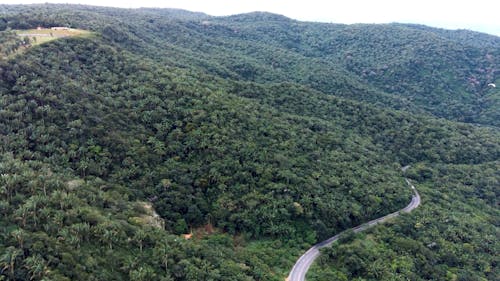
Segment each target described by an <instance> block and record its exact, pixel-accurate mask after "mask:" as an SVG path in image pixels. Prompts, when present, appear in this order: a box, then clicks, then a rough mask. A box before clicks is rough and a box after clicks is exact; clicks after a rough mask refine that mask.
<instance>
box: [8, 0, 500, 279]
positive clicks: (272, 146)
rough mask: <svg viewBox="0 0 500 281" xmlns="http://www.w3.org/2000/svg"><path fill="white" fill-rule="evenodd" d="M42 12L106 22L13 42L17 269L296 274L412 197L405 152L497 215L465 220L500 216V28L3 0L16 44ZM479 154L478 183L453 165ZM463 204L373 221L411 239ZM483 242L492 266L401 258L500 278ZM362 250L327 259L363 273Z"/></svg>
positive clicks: (74, 23)
mask: <svg viewBox="0 0 500 281" xmlns="http://www.w3.org/2000/svg"><path fill="white" fill-rule="evenodd" d="M37 26H47V27H49V26H66V27H71V28H75V29H81V30H89V31H91V32H92V34H93V35H92V36H84V37H81V36H80V37H67V38H60V39H58V40H54V41H51V42H46V43H44V44H40V45H37V46H33V47H31V48H28V49H26V50H25V51H23V52H22V53H18V54H16V55H10V56H9V57H6V58H4V59H0V77H1V79H0V106H1V108H0V132H1V134H0V139H1V145H0V154H1V156H0V159H1V161H0V174H1V175H2V176H1V178H0V186H1V189H0V191H1V192H0V210H1V212H0V214H1V215H0V226H1V228H0V229H1V230H0V276H1V278H4V279H6V280H26V279H32V280H42V279H44V278H48V279H50V280H123V279H131V280H283V279H284V278H285V276H286V275H287V273H288V271H289V270H290V269H291V266H292V265H293V264H294V259H295V258H296V257H298V256H300V253H301V251H302V250H304V249H306V248H307V246H309V245H311V244H313V243H315V242H316V241H318V240H320V239H322V238H325V237H328V236H330V235H333V234H335V233H337V232H339V231H341V230H344V229H346V228H349V227H352V226H354V225H357V224H359V223H361V222H364V221H367V220H370V219H372V218H375V217H378V216H381V215H384V214H387V213H390V212H392V211H395V210H397V209H399V208H401V207H403V206H405V205H406V204H407V202H408V200H409V198H411V192H410V191H409V190H407V189H406V188H405V182H404V176H403V174H402V173H401V172H400V168H401V167H402V166H405V165H408V164H412V165H415V166H416V168H415V170H412V171H411V173H412V177H413V178H414V179H415V180H419V181H420V182H421V184H422V185H425V189H424V190H423V191H422V193H423V196H427V197H424V198H429V197H430V196H437V197H444V196H449V198H453V200H456V201H457V202H460V203H459V205H460V206H461V208H465V209H467V208H468V209H469V210H470V212H471V213H473V214H478V216H480V217H481V218H482V220H477V219H476V218H474V217H471V218H468V217H465V220H466V222H464V224H467V222H470V223H471V224H472V225H475V226H477V227H476V228H479V227H481V226H484V229H485V230H484V234H485V235H486V236H485V237H490V236H487V235H491V236H492V237H494V236H495V233H496V232H497V231H498V230H497V225H498V224H497V223H495V221H496V219H497V218H498V215H499V214H498V208H497V206H496V204H493V203H492V202H495V200H496V199H495V198H496V197H498V196H496V195H498V194H496V193H497V191H495V190H494V188H493V187H494V186H495V183H498V179H499V177H498V173H495V172H492V170H493V171H494V170H495V169H496V168H498V159H499V153H500V143H499V142H498V140H499V139H500V132H499V131H498V126H499V123H498V120H500V118H498V117H500V116H499V112H500V111H499V110H498V108H500V107H499V106H498V105H499V104H498V101H499V99H498V97H499V96H498V94H499V92H498V90H496V89H494V88H488V87H487V84H488V83H490V82H495V81H496V80H498V69H497V67H498V65H499V61H498V59H499V56H498V55H500V54H499V53H500V41H499V39H498V37H494V36H489V35H484V34H476V33H471V32H468V31H456V32H451V31H445V30H438V29H432V28H429V27H422V26H412V25H401V24H391V25H353V26H346V25H333V24H319V23H304V22H298V21H293V20H290V19H288V18H285V17H282V16H278V15H273V14H267V13H251V14H245V15H236V16H231V17H211V16H207V15H204V14H200V13H191V12H187V11H181V10H168V9H163V10H162V9H137V10H128V9H114V8H98V7H89V6H80V5H28V6H7V5H0V30H1V31H0V33H1V35H2V36H1V38H2V39H3V38H9V39H8V40H3V41H0V47H1V48H0V50H3V49H8V48H12V47H8V46H11V45H12V44H14V43H16V42H17V39H18V38H16V37H15V36H14V35H13V32H12V30H21V29H22V30H26V29H32V28H36V27H37ZM12 42H14V43H12ZM9 44H10V45H9ZM16 44H17V43H16ZM373 73H374V74H373ZM472 78H474V79H475V80H474V81H478V83H476V82H474V83H473V85H472V84H471V81H472V80H471V79H472ZM499 84H500V83H499ZM458 121H463V122H458ZM464 122H467V123H464ZM468 123H471V124H468ZM476 123H480V124H482V125H476ZM482 167H488V169H482ZM471 170H472V171H474V178H475V179H479V178H481V176H483V175H485V176H487V177H488V181H487V182H486V183H483V182H481V183H480V184H481V185H480V186H478V187H477V192H476V193H475V192H469V193H467V192H465V191H462V190H454V186H452V185H449V184H448V183H447V182H446V181H443V179H442V178H443V177H445V176H447V175H448V173H450V174H451V175H456V176H454V178H456V181H457V183H456V185H457V186H460V185H466V186H470V187H468V188H472V189H474V188H476V187H475V184H476V182H477V181H479V180H474V181H472V182H471V183H469V182H468V181H467V179H468V178H467V177H462V175H463V174H462V173H466V172H467V171H471ZM496 170H498V169H496ZM431 175H432V176H431ZM465 183H466V184H465ZM433 186H439V187H440V188H438V189H433V188H432V187H433ZM483 186H485V187H483ZM464 189H465V188H464ZM471 196H477V201H474V203H471V202H470V197H471ZM495 196H496V197H495ZM144 202H148V203H150V204H152V206H153V208H154V210H155V211H156V212H157V213H158V214H159V216H160V217H161V221H160V222H158V223H151V219H148V217H151V216H152V215H151V210H149V209H148V208H145V207H144V206H145V204H144ZM447 204H448V201H446V200H444V201H442V200H435V201H433V202H432V204H429V205H428V207H425V208H428V209H424V210H423V211H422V212H417V213H415V214H412V215H411V216H408V217H404V218H402V219H401V221H399V222H395V223H394V225H390V226H388V227H387V228H386V227H383V226H381V227H377V228H375V230H373V233H375V234H376V233H380V234H379V235H378V236H377V238H376V239H386V240H390V239H396V238H393V237H392V236H398V235H403V234H404V233H405V232H401V231H399V230H398V229H397V226H398V225H399V223H401V224H403V225H404V224H408V223H411V221H418V220H419V219H420V218H421V217H422V216H427V214H428V213H429V212H431V213H432V212H433V211H434V210H437V211H436V212H439V214H442V216H446V215H447V214H448V213H449V212H452V213H453V210H452V209H451V208H448V207H447V206H448V205H447ZM485 204H489V205H488V206H489V207H488V209H484V206H485ZM146 206H147V204H146ZM447 212H448V213H447ZM426 223H428V224H429V225H434V224H437V222H434V221H432V220H429V221H426ZM449 227H450V229H451V230H450V231H456V232H467V231H472V232H470V235H469V236H467V237H458V238H457V237H451V236H450V237H445V238H443V239H445V240H446V239H450V241H449V242H448V243H452V244H453V245H456V247H460V246H459V245H460V243H461V241H464V239H467V241H468V242H467V243H469V244H470V245H471V247H473V248H474V247H479V246H480V245H481V244H482V243H484V239H489V238H479V237H477V236H478V234H477V232H474V231H473V230H467V229H465V228H464V227H463V224H450V226H449ZM392 231H393V232H392ZM190 232H193V233H194V235H193V238H191V239H188V240H186V239H184V238H183V237H182V236H181V235H182V234H186V233H190ZM375 234H373V235H375ZM423 235H424V233H413V234H412V236H410V237H408V238H407V239H408V240H409V241H407V242H408V243H410V244H411V243H415V244H416V245H417V244H418V245H420V244H421V243H422V242H421V239H422V236H423ZM384 237H388V238H384ZM356 239H361V238H359V237H357V238H353V239H352V243H358V242H356V241H357V240H356ZM386 240H384V241H386ZM377 241H378V240H377ZM495 242H496V241H494V242H492V243H495ZM419 243H420V244H419ZM443 245H448V244H446V243H444V242H443ZM495 245H496V244H495ZM346 247H348V246H346ZM380 247H383V250H384V251H383V253H384V254H386V255H387V256H391V255H392V253H393V251H395V250H393V249H391V248H390V247H392V244H384V245H382V246H380ZM415 251H417V252H418V251H421V252H422V251H425V250H424V249H423V248H422V247H420V248H418V249H415ZM479 253H481V254H479ZM340 254H342V253H340ZM340 254H339V255H340ZM376 254H377V253H374V255H376ZM335 255H337V254H335ZM335 255H334V254H329V256H335ZM441 256H442V254H441V253H439V257H441ZM374 259H375V257H374ZM470 259H471V260H472V259H478V260H480V261H481V264H482V265H484V266H485V267H487V266H489V268H490V270H489V271H487V270H482V269H481V270H479V269H477V266H476V267H474V266H471V267H470V268H468V271H467V272H461V271H456V270H454V268H457V267H458V265H457V264H456V263H454V262H455V261H454V260H449V259H444V258H443V259H437V260H439V262H438V263H435V264H431V265H426V266H427V267H428V268H427V267H426V270H428V271H429V272H432V274H431V273H429V274H427V273H426V272H423V273H419V270H420V269H421V267H420V264H417V263H416V264H415V265H414V266H413V267H409V268H407V271H404V272H403V271H401V272H398V273H395V274H396V276H399V277H408V276H416V277H415V278H414V279H412V280H420V279H422V280H425V279H426V278H429V276H432V278H436V279H442V277H443V276H445V275H447V274H448V271H449V272H451V273H450V274H455V275H456V276H457V278H458V277H460V278H467V276H473V277H474V278H476V277H477V278H486V279H487V280H494V279H495V277H496V275H495V273H494V272H495V271H494V270H491V268H492V267H493V268H494V267H495V251H493V253H486V254H482V252H478V254H477V255H474V253H473V252H471V253H470ZM464 262H465V261H464ZM467 262H468V261H467ZM332 263H334V261H330V260H328V259H325V260H324V261H322V264H324V265H326V266H327V267H328V266H330V265H331V264H332ZM422 264H424V263H422ZM336 266H337V265H336ZM348 266H351V265H348ZM348 266H344V268H346V269H345V270H343V271H338V272H336V271H332V270H328V269H325V270H323V271H320V272H318V273H316V276H317V277H318V278H320V279H319V280H321V278H326V277H325V276H330V275H331V274H344V275H345V276H349V278H352V277H360V278H366V276H364V275H363V272H361V271H360V272H359V273H358V272H354V271H352V269H350V268H349V267H348ZM349 272H351V273H349ZM426 274H427V275H426ZM339 276H340V275H339ZM380 276H382V275H380ZM383 276H389V275H383ZM369 278H372V277H369ZM377 278H379V277H376V278H375V279H376V280H381V279H377ZM408 278H409V277H408ZM412 278H413V277H412ZM419 278H420V279H419ZM467 280H472V279H467Z"/></svg>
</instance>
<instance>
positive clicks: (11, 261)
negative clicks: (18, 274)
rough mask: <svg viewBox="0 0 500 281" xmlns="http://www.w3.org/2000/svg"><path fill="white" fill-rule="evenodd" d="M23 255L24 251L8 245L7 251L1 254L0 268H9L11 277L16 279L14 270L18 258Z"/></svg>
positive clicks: (3, 269)
mask: <svg viewBox="0 0 500 281" xmlns="http://www.w3.org/2000/svg"><path fill="white" fill-rule="evenodd" d="M21 255H22V251H21V250H20V249H18V248H16V247H12V246H10V247H8V248H7V249H5V252H4V253H3V254H2V255H1V256H0V268H1V269H2V271H5V270H7V271H8V272H9V277H10V278H11V279H14V270H15V266H16V262H17V259H18V258H19V257H20V256H21Z"/></svg>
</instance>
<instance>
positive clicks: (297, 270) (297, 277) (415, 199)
mask: <svg viewBox="0 0 500 281" xmlns="http://www.w3.org/2000/svg"><path fill="white" fill-rule="evenodd" d="M405 180H406V182H407V183H408V185H409V186H410V187H411V189H412V190H413V196H412V198H411V202H410V204H408V206H406V207H405V208H403V209H401V210H399V211H397V212H394V213H392V214H388V215H386V216H383V217H381V218H378V219H374V220H371V221H369V222H367V223H364V224H362V225H359V226H356V227H354V228H351V229H348V230H345V231H343V232H341V233H339V234H337V235H335V236H333V237H330V238H328V239H327V240H325V241H323V242H320V243H318V244H316V245H314V246H312V247H311V248H310V249H309V250H307V252H305V254H303V255H302V256H301V257H300V258H299V259H298V260H297V262H296V263H295V265H294V266H293V268H292V271H290V275H288V278H287V281H304V280H305V279H306V273H307V271H308V270H309V268H310V267H311V265H312V263H313V262H314V260H315V259H316V258H317V257H318V256H319V254H320V252H319V249H321V248H324V247H329V246H331V245H332V243H333V242H335V241H337V240H338V239H339V238H340V236H341V235H342V234H343V233H344V232H346V231H349V230H352V231H354V233H358V232H361V231H363V230H366V229H368V228H370V227H373V226H375V225H377V224H379V223H383V222H385V221H387V220H388V219H391V218H394V217H397V216H399V214H400V213H402V212H403V213H409V212H411V211H412V210H413V209H415V208H417V207H418V206H419V205H420V195H419V194H418V192H417V190H416V189H415V186H413V185H412V184H411V182H410V181H409V180H408V179H405Z"/></svg>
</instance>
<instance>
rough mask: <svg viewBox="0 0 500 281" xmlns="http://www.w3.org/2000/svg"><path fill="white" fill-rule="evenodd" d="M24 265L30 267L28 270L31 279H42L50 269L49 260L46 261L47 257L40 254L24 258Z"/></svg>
mask: <svg viewBox="0 0 500 281" xmlns="http://www.w3.org/2000/svg"><path fill="white" fill-rule="evenodd" d="M24 267H25V268H26V269H28V272H29V273H30V280H33V279H35V278H36V279H42V278H43V276H44V275H45V274H47V273H48V271H49V270H48V269H47V261H45V259H44V258H43V257H42V256H40V255H38V254H37V255H35V256H30V257H27V258H26V259H25V260H24Z"/></svg>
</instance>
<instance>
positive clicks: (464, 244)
mask: <svg viewBox="0 0 500 281" xmlns="http://www.w3.org/2000/svg"><path fill="white" fill-rule="evenodd" d="M499 165H500V163H498V162H490V163H485V164H481V165H431V166H427V165H424V164H420V165H417V166H416V167H415V168H413V169H412V170H411V171H409V172H410V174H411V175H412V176H413V177H414V178H419V181H418V182H417V183H415V184H416V185H417V186H418V188H419V190H420V191H421V193H424V194H425V196H424V197H423V199H422V200H423V205H422V206H421V207H419V209H417V210H415V211H414V212H412V213H411V214H409V215H405V216H403V217H402V218H400V219H398V222H394V223H393V224H392V225H389V226H388V227H380V226H379V227H376V228H375V229H373V230H369V231H368V233H367V234H366V235H363V236H361V235H358V237H357V238H356V239H355V240H354V241H351V242H349V241H347V243H346V242H345V241H344V243H340V244H336V245H335V246H334V247H332V248H330V249H326V250H325V251H324V254H323V255H322V257H321V258H320V263H319V266H317V267H315V268H313V270H312V272H311V273H310V276H308V279H311V280H323V279H322V278H324V277H325V276H330V275H332V274H338V273H339V272H341V273H343V274H345V275H346V276H348V277H349V280H352V279H356V278H361V279H363V280H400V279H410V280H497V279H498V278H499V276H498V271H497V270H495V267H496V256H498V251H499V250H500V249H499V247H498V246H499V245H498V241H496V239H495V237H497V233H498V229H497V220H498V219H497V218H498V216H499V215H500V214H499V211H498V208H497V206H496V204H497V203H496V200H497V198H498V196H499V194H498V188H497V187H498V184H499V182H498V180H499V178H500V177H499V172H498V171H499V167H500V166H499ZM428 170H430V171H432V172H433V174H432V176H430V177H425V178H421V177H420V174H421V173H427V171H428ZM309 277H310V278H309Z"/></svg>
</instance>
